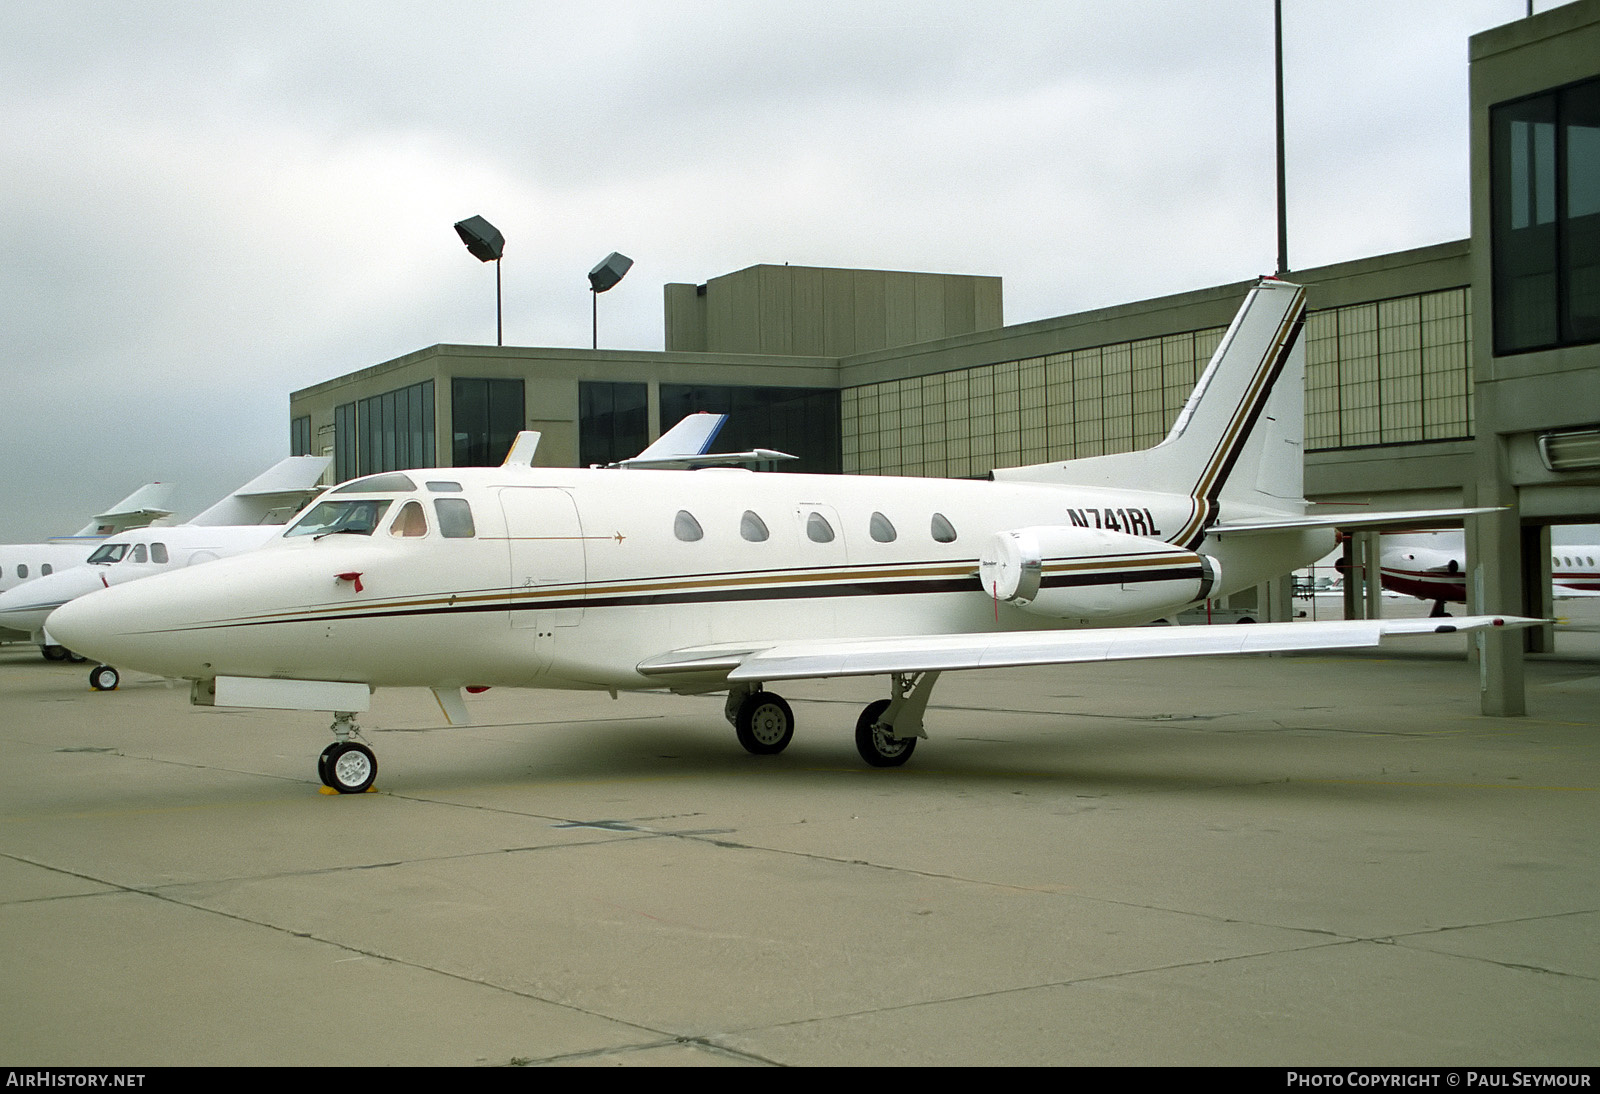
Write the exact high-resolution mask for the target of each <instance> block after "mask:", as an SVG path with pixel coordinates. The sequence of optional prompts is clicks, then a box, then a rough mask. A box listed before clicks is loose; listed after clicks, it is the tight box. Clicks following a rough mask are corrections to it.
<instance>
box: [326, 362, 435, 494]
mask: <svg viewBox="0 0 1600 1094" xmlns="http://www.w3.org/2000/svg"><path fill="white" fill-rule="evenodd" d="M305 421H306V443H307V446H308V447H309V444H310V427H311V423H310V419H305ZM296 443H298V441H297V442H296ZM295 455H303V453H300V452H298V451H297V452H296V453H295ZM437 462H438V454H437V451H436V449H435V445H434V426H433V381H432V380H424V381H422V383H420V384H412V385H411V386H410V387H402V388H396V389H395V390H394V391H386V392H384V393H383V394H382V395H373V396H371V397H370V398H366V399H358V400H356V401H355V402H353V403H341V404H340V405H338V406H336V407H334V408H333V475H334V478H335V479H336V480H338V481H339V482H346V481H348V480H350V479H353V478H355V477H357V476H358V475H371V474H373V473H375V472H378V471H399V470H402V469H404V468H407V467H432V466H434V464H436V463H437Z"/></svg>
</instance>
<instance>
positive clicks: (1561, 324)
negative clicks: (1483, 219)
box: [1489, 80, 1600, 354]
mask: <svg viewBox="0 0 1600 1094" xmlns="http://www.w3.org/2000/svg"><path fill="white" fill-rule="evenodd" d="M1489 157H1490V167H1489V188H1490V210H1491V226H1490V235H1491V241H1492V246H1493V266H1494V351H1495V353H1496V354H1510V353H1522V352H1526V351H1528V350H1537V349H1548V348H1551V347H1555V346H1566V345H1578V344H1583V343H1589V342H1596V341H1600V80H1588V81H1586V82H1584V83H1580V84H1573V85H1570V86H1568V87H1562V88H1556V89H1554V90H1551V91H1547V92H1543V93H1541V94H1539V95H1534V96H1531V97H1529V98H1526V99H1519V100H1517V101H1515V102H1510V103H1502V104H1500V105H1499V106H1495V107H1492V108H1491V109H1490V111H1489Z"/></svg>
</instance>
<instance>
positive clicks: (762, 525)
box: [739, 509, 771, 543]
mask: <svg viewBox="0 0 1600 1094" xmlns="http://www.w3.org/2000/svg"><path fill="white" fill-rule="evenodd" d="M739 534H740V535H741V536H743V537H744V538H745V539H747V540H749V541H750V542H751V543H765V542H766V541H767V537H768V535H770V534H771V533H769V532H768V531H767V522H766V521H764V520H762V519H761V518H760V517H758V516H757V515H756V514H755V513H753V512H751V511H750V510H749V509H746V510H745V511H744V516H742V517H740V518H739Z"/></svg>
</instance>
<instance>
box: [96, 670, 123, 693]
mask: <svg viewBox="0 0 1600 1094" xmlns="http://www.w3.org/2000/svg"><path fill="white" fill-rule="evenodd" d="M121 682H122V676H121V674H120V673H118V672H117V670H116V669H114V668H112V667H111V666H110V665H100V666H99V667H97V668H93V669H90V670H89V686H90V687H92V688H94V690H96V691H116V690H117V685H118V684H120V683H121Z"/></svg>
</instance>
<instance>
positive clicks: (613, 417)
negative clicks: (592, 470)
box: [578, 380, 676, 467]
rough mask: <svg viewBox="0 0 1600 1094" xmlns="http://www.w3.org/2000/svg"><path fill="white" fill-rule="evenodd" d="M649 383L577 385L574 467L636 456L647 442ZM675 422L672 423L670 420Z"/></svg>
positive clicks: (607, 462)
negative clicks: (576, 451)
mask: <svg viewBox="0 0 1600 1094" xmlns="http://www.w3.org/2000/svg"><path fill="white" fill-rule="evenodd" d="M649 391H650V389H649V385H647V384H622V383H602V382H599V381H591V380H585V381H581V382H579V384H578V466H580V467H593V466H595V465H597V464H598V465H600V466H602V467H603V466H605V465H606V464H611V463H616V462H617V461H618V460H625V459H627V458H628V457H629V456H637V455H638V454H639V453H640V452H642V451H644V449H645V447H646V446H647V445H649V443H650V416H649V403H648V400H649ZM670 424H676V423H670Z"/></svg>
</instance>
